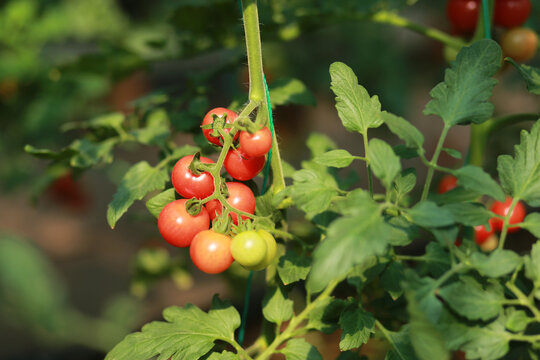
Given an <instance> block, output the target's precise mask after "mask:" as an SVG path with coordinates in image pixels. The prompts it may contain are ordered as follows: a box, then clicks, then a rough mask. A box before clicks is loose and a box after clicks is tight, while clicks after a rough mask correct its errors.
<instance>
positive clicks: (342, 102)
mask: <svg viewBox="0 0 540 360" xmlns="http://www.w3.org/2000/svg"><path fill="white" fill-rule="evenodd" d="M330 77H331V78H332V83H331V84H332V85H331V89H332V91H333V92H334V94H336V109H337V111H338V115H339V118H340V119H341V122H342V123H343V126H344V127H345V129H347V130H348V131H351V132H359V133H362V134H366V133H367V130H368V129H369V128H376V127H379V126H381V124H382V118H381V103H380V102H379V98H378V97H377V96H373V97H370V96H369V94H368V92H367V90H366V89H365V88H364V87H363V86H361V85H359V84H358V78H357V77H356V75H355V74H354V72H353V70H352V69H351V68H350V67H348V66H347V65H345V64H343V63H340V62H335V63H333V64H332V65H330Z"/></svg>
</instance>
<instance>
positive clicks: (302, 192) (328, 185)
mask: <svg viewBox="0 0 540 360" xmlns="http://www.w3.org/2000/svg"><path fill="white" fill-rule="evenodd" d="M291 194H292V199H293V201H294V203H295V204H296V205H297V206H298V207H299V208H300V209H301V210H303V211H304V212H305V213H306V216H307V217H308V218H311V217H313V216H315V215H317V214H320V213H322V212H324V211H325V210H327V209H328V208H329V207H330V204H331V202H332V199H333V198H334V196H336V195H337V194H338V186H337V184H336V180H335V179H334V178H333V177H332V176H331V175H330V174H328V173H327V172H326V171H324V170H322V169H321V170H314V169H310V170H306V169H303V170H299V171H297V172H295V173H294V175H293V186H292V187H291Z"/></svg>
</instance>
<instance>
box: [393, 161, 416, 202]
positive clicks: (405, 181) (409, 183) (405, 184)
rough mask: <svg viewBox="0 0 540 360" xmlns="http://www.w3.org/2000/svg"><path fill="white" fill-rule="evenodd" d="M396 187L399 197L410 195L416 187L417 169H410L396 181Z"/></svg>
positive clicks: (403, 172) (404, 171)
mask: <svg viewBox="0 0 540 360" xmlns="http://www.w3.org/2000/svg"><path fill="white" fill-rule="evenodd" d="M394 185H395V188H396V191H397V193H398V194H399V196H403V195H405V194H408V193H410V192H411V191H412V190H413V189H414V186H415V185H416V169H414V168H408V169H405V170H403V171H402V172H401V174H400V175H399V176H398V177H397V178H396V179H395V180H394Z"/></svg>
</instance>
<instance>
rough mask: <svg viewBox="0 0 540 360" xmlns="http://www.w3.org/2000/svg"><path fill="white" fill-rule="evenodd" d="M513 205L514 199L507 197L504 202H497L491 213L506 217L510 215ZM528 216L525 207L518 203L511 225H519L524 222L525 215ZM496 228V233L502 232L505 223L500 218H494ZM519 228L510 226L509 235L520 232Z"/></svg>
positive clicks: (511, 216) (513, 212)
mask: <svg viewBox="0 0 540 360" xmlns="http://www.w3.org/2000/svg"><path fill="white" fill-rule="evenodd" d="M511 204H512V198H511V197H509V196H508V197H507V198H506V200H505V201H504V202H500V201H495V202H494V203H493V205H492V206H491V211H493V212H494V213H495V214H497V215H501V216H506V215H507V214H508V211H509V210H510V205H511ZM526 214H527V210H525V206H524V205H523V203H522V202H521V201H518V202H517V204H516V206H515V207H514V211H512V215H510V221H509V224H518V223H520V222H522V221H523V219H524V218H525V215H526ZM493 221H494V228H495V230H496V231H502V228H503V221H502V219H499V218H494V219H493ZM519 229H520V227H519V226H509V227H508V233H512V232H516V231H519Z"/></svg>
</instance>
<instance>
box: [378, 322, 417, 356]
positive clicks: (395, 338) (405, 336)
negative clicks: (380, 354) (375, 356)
mask: <svg viewBox="0 0 540 360" xmlns="http://www.w3.org/2000/svg"><path fill="white" fill-rule="evenodd" d="M409 333H410V331H409V326H408V325H404V326H402V327H401V329H400V330H399V332H394V331H386V334H385V335H386V336H387V338H388V342H389V343H390V345H391V346H392V349H391V350H390V351H389V352H388V353H387V354H386V357H385V358H384V360H416V359H417V357H416V354H415V353H414V349H413V347H412V344H411V340H410V337H409Z"/></svg>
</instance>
